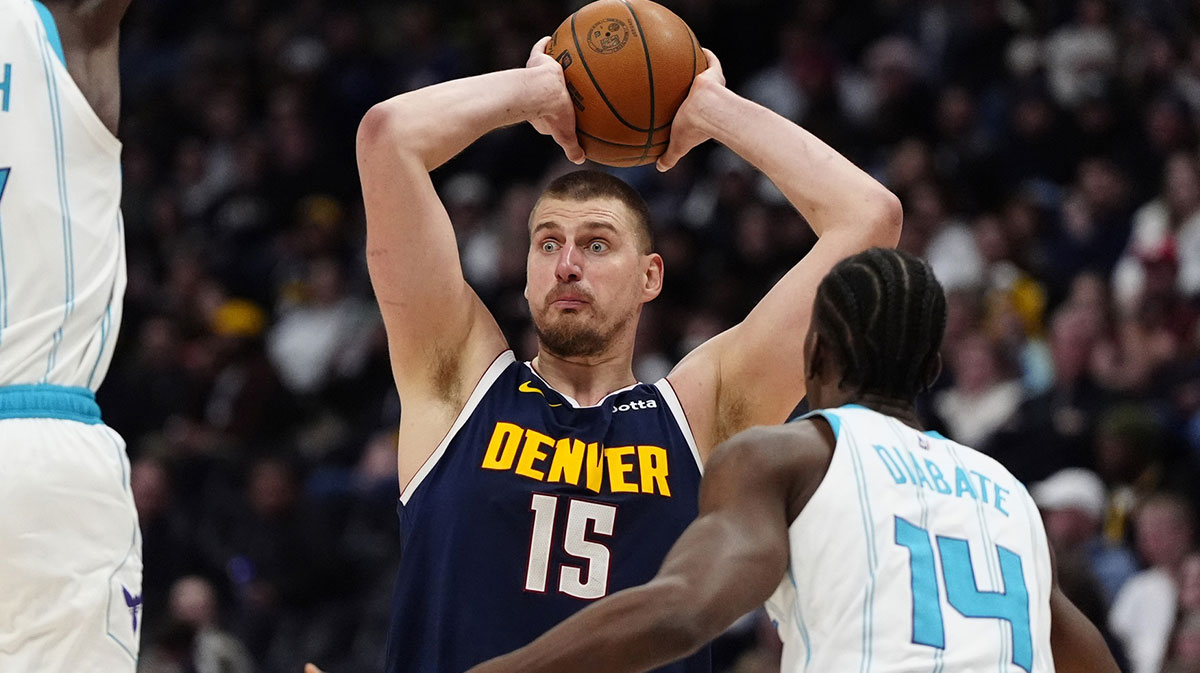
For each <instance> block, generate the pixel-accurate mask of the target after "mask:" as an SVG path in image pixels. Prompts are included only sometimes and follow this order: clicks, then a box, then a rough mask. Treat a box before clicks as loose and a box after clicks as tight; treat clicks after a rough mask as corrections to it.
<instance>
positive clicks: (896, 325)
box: [813, 248, 946, 400]
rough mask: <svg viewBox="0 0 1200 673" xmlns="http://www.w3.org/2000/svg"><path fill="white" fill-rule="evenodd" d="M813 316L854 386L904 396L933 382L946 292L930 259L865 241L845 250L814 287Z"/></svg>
mask: <svg viewBox="0 0 1200 673" xmlns="http://www.w3.org/2000/svg"><path fill="white" fill-rule="evenodd" d="M813 324H814V326H815V328H816V330H817V333H818V334H819V335H820V337H821V339H822V342H823V343H824V344H825V345H826V346H827V347H828V348H830V350H831V351H832V355H833V358H834V360H835V361H836V363H837V365H838V366H839V367H841V377H842V379H841V383H842V385H843V386H844V387H846V388H848V389H850V390H852V391H853V392H855V393H858V394H863V393H874V394H878V395H882V396H886V397H891V398H895V399H902V400H909V399H912V398H914V397H916V395H917V393H920V392H921V391H923V390H925V389H926V388H928V387H929V386H930V385H932V383H933V381H932V380H931V378H932V376H933V374H934V371H933V365H934V361H935V359H936V358H937V354H938V350H939V349H940V348H941V345H942V333H943V332H944V331H945V328H946V296H945V294H944V293H943V292H942V286H941V284H940V283H938V281H937V278H935V277H934V275H933V272H932V271H931V270H930V269H929V266H928V265H927V264H926V263H925V262H923V261H922V260H920V259H918V258H916V257H914V256H913V255H910V254H908V253H906V252H900V251H897V250H890V249H885V248H871V249H870V250H866V251H863V252H860V253H858V254H857V255H854V256H852V257H848V258H846V259H844V260H842V261H841V262H839V263H838V264H837V266H835V267H834V268H833V270H831V271H830V272H829V274H828V275H827V276H826V277H825V279H824V280H822V281H821V284H820V286H818V288H817V297H816V301H815V302H814V311H813Z"/></svg>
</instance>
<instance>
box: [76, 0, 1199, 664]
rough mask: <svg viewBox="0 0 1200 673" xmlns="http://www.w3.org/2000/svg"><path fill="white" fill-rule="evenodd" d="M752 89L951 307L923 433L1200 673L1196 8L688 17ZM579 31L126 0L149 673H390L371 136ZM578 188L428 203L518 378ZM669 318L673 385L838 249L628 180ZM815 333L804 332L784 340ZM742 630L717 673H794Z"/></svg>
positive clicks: (648, 335)
mask: <svg viewBox="0 0 1200 673" xmlns="http://www.w3.org/2000/svg"><path fill="white" fill-rule="evenodd" d="M666 4H668V6H670V7H671V8H672V9H673V10H675V11H676V12H677V13H678V14H680V15H681V16H683V17H684V18H685V19H686V20H687V21H688V22H689V23H690V24H691V26H692V27H693V29H694V30H695V32H696V34H697V35H698V36H699V39H700V41H701V43H702V44H703V45H705V46H707V47H709V48H711V49H713V50H714V51H715V52H716V53H717V55H718V56H719V57H720V58H721V61H722V63H723V65H724V68H725V73H726V76H727V78H728V81H729V85H730V87H731V88H733V89H735V90H737V91H739V92H741V93H742V94H744V95H746V96H748V97H750V98H752V99H754V100H757V101H759V102H761V103H763V104H764V105H767V106H769V107H771V108H772V109H774V110H776V111H778V112H779V113H780V114H783V115H785V116H787V117H788V118H790V119H793V120H795V121H797V122H799V123H801V124H803V125H804V126H805V127H806V128H808V129H810V130H811V131H812V132H813V133H815V134H817V135H818V136H820V137H821V138H823V139H825V140H826V141H828V142H829V143H831V144H832V145H833V146H834V147H836V148H837V149H839V150H840V151H842V152H844V153H845V154H846V155H848V156H849V157H850V158H851V159H853V160H854V161H855V162H856V163H857V164H858V165H860V166H862V167H863V168H865V169H866V170H867V171H869V172H870V173H871V174H872V175H874V176H875V177H876V178H878V179H879V180H880V181H882V182H883V183H884V184H886V185H887V186H888V187H889V188H891V189H892V190H893V191H894V192H895V193H896V194H898V195H899V196H900V198H901V199H902V200H903V202H904V206H905V225H904V235H903V239H902V241H901V247H903V248H904V249H906V250H909V251H911V252H914V253H917V254H919V255H922V256H924V257H925V258H926V259H928V260H929V262H930V263H931V264H932V265H933V268H934V270H935V272H936V273H937V276H938V278H939V279H940V280H941V282H942V284H943V285H944V286H945V288H946V291H947V293H948V295H949V307H950V316H949V323H948V326H947V334H946V342H945V346H944V349H943V355H944V358H945V363H946V367H945V371H944V373H943V376H942V378H941V380H940V381H939V382H938V384H937V386H936V388H935V389H934V390H933V391H931V392H930V393H929V394H928V395H927V396H925V397H924V399H923V401H922V405H923V406H922V412H923V414H924V417H925V418H926V419H927V421H928V423H929V425H930V427H933V428H936V429H940V430H942V431H943V432H945V433H946V434H947V435H949V436H950V437H953V438H956V439H958V440H960V441H962V442H964V443H967V444H969V445H972V446H975V447H978V448H979V449H981V450H983V451H985V452H987V453H989V454H991V455H993V456H995V457H997V458H998V459H999V460H1000V461H1001V462H1003V463H1004V464H1005V465H1007V466H1008V467H1009V468H1010V469H1011V470H1012V471H1013V472H1014V473H1015V474H1016V475H1017V476H1018V477H1019V478H1020V479H1022V480H1024V481H1025V482H1026V483H1027V484H1029V485H1030V486H1031V490H1032V492H1033V493H1034V495H1035V497H1036V498H1037V499H1038V501H1039V503H1040V505H1041V506H1042V507H1043V513H1044V516H1045V519H1046V523H1047V530H1048V532H1049V534H1050V536H1051V538H1052V540H1053V542H1054V544H1055V548H1056V550H1057V555H1058V563H1059V566H1060V571H1059V578H1060V581H1061V583H1062V585H1063V586H1064V588H1065V589H1066V590H1067V593H1068V594H1069V595H1070V596H1071V597H1072V598H1073V599H1074V600H1075V601H1076V602H1077V603H1078V604H1079V605H1080V606H1081V607H1082V608H1083V609H1084V611H1085V612H1086V613H1087V614H1088V615H1089V616H1090V617H1091V618H1092V619H1093V620H1094V621H1095V622H1096V623H1097V624H1099V625H1100V626H1101V628H1103V629H1104V630H1105V631H1106V634H1107V635H1108V637H1109V639H1110V642H1111V643H1112V645H1113V647H1114V649H1116V650H1118V651H1119V652H1120V656H1121V658H1122V661H1123V662H1125V665H1126V666H1127V670H1129V671H1132V672H1134V673H1160V672H1163V671H1167V672H1170V673H1196V672H1197V671H1200V553H1198V551H1197V544H1196V529H1195V521H1196V514H1197V509H1196V506H1197V498H1198V497H1200V478H1198V476H1197V474H1198V469H1197V468H1198V466H1200V357H1198V356H1200V334H1198V331H1197V316H1198V315H1200V303H1198V302H1197V298H1198V295H1200V155H1198V154H1197V139H1198V137H1200V30H1198V29H1200V5H1197V4H1196V3H1192V2H1185V1H1183V0H1177V1H1172V0H1122V1H1120V2H1116V1H1113V2H1105V1H1104V0H1080V1H1078V2H1070V1H1066V0H1063V1H1057V2H1056V1H1053V0H876V1H868V0H805V1H801V2H773V1H768V0H675V1H671V2H667V3H666ZM577 6H578V3H572V2H563V1H561V0H557V1H554V0H516V1H513V2H494V1H493V2H484V1H481V0H440V1H439V2H436V3H434V2H413V1H412V0H400V1H396V2H377V1H374V0H370V1H368V0H358V1H355V2H335V1H334V0H216V1H213V2H192V1H191V0H134V3H133V6H132V9H131V10H130V13H129V15H128V17H127V19H126V20H125V23H124V31H123V34H122V45H121V46H122V78H123V82H122V86H123V105H122V113H123V118H122V123H121V136H122V139H123V140H124V143H125V151H124V178H125V194H124V212H125V217H126V224H127V238H128V247H129V254H128V260H129V274H130V282H129V289H128V293H127V296H126V313H125V316H126V317H125V321H124V325H123V326H122V329H121V337H120V342H119V345H118V351H117V355H116V358H115V360H114V363H113V366H112V369H111V372H110V373H109V375H108V379H107V381H106V383H105V384H104V386H103V387H102V388H101V390H100V393H99V398H100V402H101V404H102V406H103V408H104V412H105V418H106V420H108V422H109V423H110V424H111V425H112V426H113V427H114V428H116V429H117V430H119V431H120V432H121V433H122V435H124V437H125V438H126V439H127V441H128V444H129V451H130V455H131V457H132V459H133V477H132V481H133V489H134V495H135V499H136V502H137V507H138V511H139V514H140V516H141V523H142V528H143V532H144V537H145V564H146V574H145V587H144V595H145V600H146V604H145V615H144V621H143V623H144V625H145V627H144V628H145V631H144V634H143V636H142V652H143V655H142V658H141V665H140V670H141V671H145V672H147V673H175V672H180V673H184V672H187V673H212V672H216V671H222V672H225V673H242V672H247V671H262V672H264V673H275V672H280V673H283V672H286V673H297V672H298V671H299V670H300V666H301V665H302V663H303V662H304V661H305V660H310V659H311V660H315V661H318V662H320V663H321V664H322V665H323V666H324V667H326V668H327V669H328V670H330V671H332V672H334V673H370V672H372V671H378V670H380V668H381V666H382V658H383V648H384V639H385V631H386V626H387V611H388V605H389V600H390V596H391V590H392V586H393V582H394V572H395V567H396V564H397V562H398V560H399V550H398V548H397V547H398V535H397V520H396V512H395V505H396V497H397V490H398V488H397V483H396V474H395V472H396V463H395V451H396V448H395V431H396V425H397V422H398V420H397V419H398V417H399V411H400V407H399V401H398V399H397V397H396V394H395V392H394V389H393V385H392V378H391V373H390V371H389V365H388V358H387V353H386V341H385V338H384V333H383V329H382V326H381V323H380V318H379V313H378V309H377V308H376V306H375V303H374V301H373V299H372V295H371V291H370V287H369V284H368V281H367V277H366V272H365V264H364V255H363V232H364V224H363V214H362V206H361V198H360V193H359V188H358V181H357V172H356V167H355V162H354V137H355V130H356V126H357V124H358V121H359V119H360V118H361V116H362V114H363V113H364V112H365V111H366V109H367V108H368V107H369V106H370V105H372V104H373V103H375V102H378V101H381V100H383V99H385V98H387V97H389V96H392V95H395V94H398V93H401V92H403V91H406V90H409V89H412V88H416V87H420V86H423V85H426V84H431V83H434V82H438V81H441V80H445V79H448V78H453V77H459V76H465V75H472V74H477V73H481V72H485V71H491V70H496V69H501V68H511V67H519V66H521V65H523V63H524V61H525V58H526V56H527V54H528V51H529V48H530V46H531V45H532V44H533V43H534V42H535V41H536V40H537V39H538V38H539V37H541V36H543V35H547V34H549V33H550V32H551V31H553V29H554V28H555V27H556V26H557V25H558V24H559V22H561V21H562V20H563V19H564V18H565V17H566V16H567V15H568V14H569V13H570V12H571V11H573V10H574V9H575V8H576V7H577ZM569 168H571V167H570V166H569V165H568V164H566V163H565V162H564V160H563V159H562V158H561V154H560V152H559V151H558V149H557V148H556V146H554V145H553V143H552V142H551V141H550V140H549V139H547V138H544V137H541V136H538V135H537V134H536V133H534V132H533V131H532V130H531V129H530V128H528V127H527V126H525V127H514V128H510V129H505V130H502V131H498V132H495V133H492V134H490V135H488V136H486V137H485V138H483V139H482V140H480V141H479V142H477V143H476V144H475V145H473V146H472V147H471V148H470V149H469V150H467V151H466V152H464V153H463V154H462V155H461V156H460V157H458V158H456V159H454V160H453V161H451V162H450V163H448V164H447V165H446V166H444V167H442V168H441V169H439V170H438V171H437V172H436V173H435V174H434V181H435V183H436V184H437V186H438V188H439V191H440V193H441V195H442V197H443V199H444V200H445V202H446V205H447V207H448V209H449V211H450V214H451V217H452V219H453V221H454V223H455V226H456V229H457V233H458V239H459V242H460V245H461V250H462V259H463V267H464V271H465V273H466V275H467V277H468V279H469V280H470V281H471V283H472V284H473V285H474V287H475V288H476V290H477V291H478V293H479V294H480V296H481V297H482V298H483V300H484V301H485V302H486V303H487V305H488V306H489V307H490V308H491V309H492V310H493V311H494V313H495V314H496V317H497V319H498V320H499V322H500V325H501V326H502V327H503V329H504V330H505V333H506V334H507V335H508V337H509V339H510V341H511V343H512V344H513V345H514V347H515V348H516V349H517V351H518V355H519V356H521V357H526V358H527V357H530V356H531V355H532V354H533V349H532V348H533V338H532V336H531V331H530V329H529V326H528V325H529V323H528V315H527V313H528V312H527V308H526V304H525V301H524V299H523V298H522V288H523V285H524V264H525V254H526V248H527V245H528V242H527V235H526V229H525V226H526V216H527V214H528V212H529V210H530V207H531V205H532V203H533V201H534V199H535V197H536V195H537V193H538V189H539V186H540V185H542V184H544V183H545V182H546V181H547V180H548V179H549V178H550V177H552V176H554V175H556V174H558V173H560V172H562V171H565V170H568V169H569ZM619 175H620V176H621V177H623V178H625V179H626V180H628V181H630V182H631V183H633V184H634V185H635V186H636V187H637V188H638V189H639V190H641V192H642V193H643V194H644V195H645V196H646V198H647V200H648V201H649V203H650V205H651V208H652V210H653V214H654V218H655V227H656V229H657V232H658V245H659V250H660V252H661V253H662V254H663V256H664V257H665V259H666V270H667V271H666V289H665V291H664V292H663V294H662V296H661V297H659V298H658V299H657V300H656V301H655V302H653V303H652V304H650V305H649V306H648V307H647V308H646V310H645V313H644V316H643V319H642V330H641V332H640V333H639V343H638V350H637V360H636V369H637V373H638V375H639V376H640V377H641V378H643V379H644V380H653V379H656V378H657V377H659V376H662V375H663V374H665V373H666V372H667V371H668V370H669V369H670V367H671V366H672V365H673V364H674V363H675V362H677V361H678V360H679V359H680V358H681V357H682V356H683V355H684V354H686V353H687V352H688V351H689V350H690V349H692V348H693V347H695V346H696V345H697V344H699V343H701V342H702V341H704V340H705V339H707V338H708V337H710V336H712V335H714V334H716V333H717V332H719V331H721V330H722V329H724V328H726V327H728V326H730V325H732V324H734V323H735V322H737V321H738V320H740V319H741V318H742V317H743V316H744V315H745V314H746V312H747V311H748V310H749V308H750V307H751V306H753V305H754V303H755V302H756V301H757V300H758V298H759V297H761V296H762V294H763V293H764V292H765V291H766V289H767V288H768V287H769V286H770V285H771V283H772V282H773V281H774V280H775V279H776V278H777V277H778V276H779V275H780V274H781V273H782V272H783V271H784V270H786V269H787V268H788V267H789V266H790V265H792V264H793V263H795V262H796V260H798V259H800V257H801V256H802V255H803V254H804V253H805V252H806V251H807V250H808V248H809V247H810V246H811V245H812V243H813V240H814V239H813V235H812V234H811V232H810V231H809V230H808V228H807V227H806V225H805V223H804V222H803V220H802V219H801V218H800V217H799V216H798V215H797V214H796V213H795V212H793V211H792V209H791V208H789V207H788V206H787V204H786V203H785V202H784V201H783V200H782V199H781V198H780V195H779V193H778V192H777V191H776V190H775V189H774V188H773V187H772V185H770V184H769V183H768V182H766V181H765V180H764V179H763V178H761V177H760V176H759V175H757V174H756V172H755V171H754V170H752V169H751V168H750V167H748V166H747V165H746V164H744V163H743V162H741V161H740V160H738V159H737V158H736V157H734V156H732V155H731V154H730V153H729V152H727V151H725V150H723V149H722V148H719V147H716V146H712V144H711V143H710V144H709V145H707V146H705V147H702V148H700V149H698V150H696V151H694V152H693V153H692V154H691V155H689V156H688V157H687V158H686V159H685V160H684V161H683V162H682V163H681V164H680V165H679V166H678V167H677V168H676V169H675V170H673V171H671V172H669V173H667V174H659V173H657V172H656V171H655V170H654V169H653V167H652V166H651V167H646V168H644V169H632V170H624V171H620V172H619ZM789 336H790V337H791V338H801V335H781V337H782V338H789ZM777 647H778V646H777V644H776V642H775V640H774V636H773V635H772V634H771V629H770V626H769V625H768V624H766V623H765V621H764V620H763V619H761V618H759V617H754V616H751V617H748V618H747V619H745V620H743V622H741V623H740V624H739V625H738V626H737V627H736V628H735V629H734V630H732V631H731V632H730V633H729V634H727V635H726V636H725V637H723V638H722V639H721V641H719V642H718V646H717V650H716V656H717V671H718V673H723V672H727V671H739V672H743V673H748V672H767V671H774V670H778V665H777V663H776V661H777V656H778V650H777Z"/></svg>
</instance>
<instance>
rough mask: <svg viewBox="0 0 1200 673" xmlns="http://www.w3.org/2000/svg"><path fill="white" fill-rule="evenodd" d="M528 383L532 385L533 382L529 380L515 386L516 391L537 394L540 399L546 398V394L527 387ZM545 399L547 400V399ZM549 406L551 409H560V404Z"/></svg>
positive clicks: (529, 386)
mask: <svg viewBox="0 0 1200 673" xmlns="http://www.w3.org/2000/svg"><path fill="white" fill-rule="evenodd" d="M530 383H533V381H532V380H529V381H526V382H525V383H522V384H521V385H519V386H517V390H519V391H521V392H523V393H537V394H538V395H541V396H542V397H546V393H543V392H542V391H541V390H538V389H537V388H534V387H533V386H531V385H529V384H530ZM547 399H549V398H547ZM546 404H550V402H548V401H547V402H546ZM550 406H551V407H561V406H562V404H561V403H560V404H550Z"/></svg>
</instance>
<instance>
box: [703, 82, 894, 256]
mask: <svg viewBox="0 0 1200 673" xmlns="http://www.w3.org/2000/svg"><path fill="white" fill-rule="evenodd" d="M703 94H704V96H705V98H704V99H702V100H703V103H704V104H703V105H702V106H701V108H700V117H701V119H702V120H703V123H705V124H706V126H707V128H706V131H707V132H708V135H710V136H711V137H712V138H713V139H714V140H716V141H717V142H719V143H721V144H722V145H725V146H726V147H728V148H729V149H731V150H733V151H734V152H736V153H737V154H738V155H739V156H741V157H742V158H743V159H745V160H746V161H749V162H750V163H751V164H753V165H754V166H755V167H756V168H758V169H759V170H760V171H762V172H763V173H764V174H765V175H766V176H767V177H768V178H770V179H771V181H772V182H774V183H775V185H776V186H778V187H779V189H780V191H782V192H783V194H784V196H785V197H787V199H788V201H789V202H791V203H792V205H793V206H795V207H796V209H797V210H799V211H800V212H801V213H802V214H803V215H804V217H805V219H807V220H808V223H809V225H810V226H811V227H812V228H813V231H815V232H816V233H817V235H818V236H820V235H823V234H824V233H826V232H827V231H830V230H833V229H834V228H839V227H845V228H847V229H850V230H853V231H854V232H856V233H859V234H862V235H865V236H866V237H867V240H866V241H865V243H866V245H864V247H869V246H872V245H879V246H885V247H891V246H894V245H895V244H896V242H897V241H898V240H899V239H900V224H901V220H902V218H903V214H902V212H901V208H900V201H899V199H897V198H896V196H895V195H894V194H892V193H891V192H890V191H888V189H887V188H886V187H884V186H883V185H881V184H880V183H879V182H878V181H876V180H875V179H874V178H872V177H871V176H869V175H867V174H866V173H865V172H863V171H862V169H860V168H858V167H857V166H855V165H854V164H853V163H851V162H850V160H849V159H847V158H846V157H844V156H842V155H841V154H839V153H838V152H837V151H836V150H834V149H833V148H832V147H830V146H829V145H827V144H825V143H824V142H823V141H822V140H821V139H819V138H817V137H816V136H814V135H813V134H811V133H809V132H808V131H806V130H804V129H803V128H801V127H800V126H798V125H796V124H794V123H792V122H791V121H789V120H787V119H785V118H784V117H781V116H780V115H778V114H776V113H775V112H772V111H771V110H769V109H767V108H765V107H763V106H761V105H759V104H758V103H755V102H753V101H750V100H747V99H745V98H742V97H741V96H739V95H737V94H735V93H733V92H732V91H730V90H729V89H726V88H724V87H711V88H710V89H709V90H708V91H705V92H703Z"/></svg>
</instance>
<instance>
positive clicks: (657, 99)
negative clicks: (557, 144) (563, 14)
mask: <svg viewBox="0 0 1200 673" xmlns="http://www.w3.org/2000/svg"><path fill="white" fill-rule="evenodd" d="M546 53H547V54H549V55H550V56H551V57H552V58H554V59H555V60H557V61H558V62H559V64H560V65H561V66H562V68H563V75H564V76H565V77H566V81H567V91H568V92H569V93H570V95H571V100H572V102H574V104H575V130H576V133H577V135H578V137H579V144H580V146H581V147H583V151H584V152H585V153H587V158H588V159H591V160H592V161H595V162H596V163H600V164H605V165H608V166H640V165H642V164H648V163H650V162H652V161H655V160H656V159H658V157H659V156H660V155H661V154H662V153H663V152H664V151H666V149H667V143H668V142H669V141H670V139H671V121H672V120H673V119H674V118H675V112H676V111H678V110H679V106H680V105H681V104H682V103H683V99H684V98H686V97H687V94H688V90H689V89H690V88H691V86H692V80H693V79H694V78H695V77H696V75H697V74H698V73H700V72H701V71H703V70H704V69H705V68H706V67H707V66H708V60H707V59H706V58H705V57H704V52H702V51H701V50H700V43H699V42H698V41H697V40H696V36H695V35H693V34H692V29H691V28H689V27H688V25H687V24H686V23H684V21H683V19H681V18H679V17H678V16H676V15H675V14H674V13H673V12H671V10H669V9H667V8H666V7H663V6H662V5H660V4H657V3H654V2H651V1H650V0H597V1H596V2H593V3H591V4H588V5H585V6H583V7H581V8H580V9H579V10H578V11H576V12H575V13H574V14H572V15H571V16H569V17H567V20H566V21H563V23H562V25H561V26H559V27H558V29H557V30H555V31H554V35H552V36H551V39H550V42H549V43H548V44H547V45H546Z"/></svg>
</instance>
